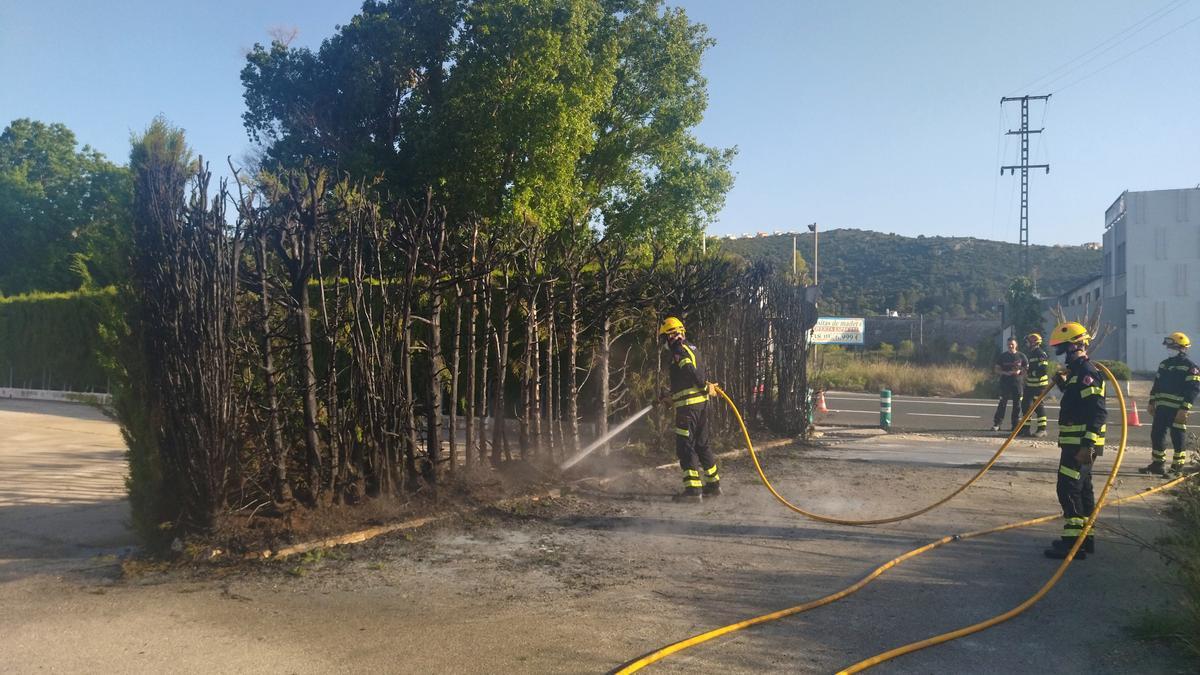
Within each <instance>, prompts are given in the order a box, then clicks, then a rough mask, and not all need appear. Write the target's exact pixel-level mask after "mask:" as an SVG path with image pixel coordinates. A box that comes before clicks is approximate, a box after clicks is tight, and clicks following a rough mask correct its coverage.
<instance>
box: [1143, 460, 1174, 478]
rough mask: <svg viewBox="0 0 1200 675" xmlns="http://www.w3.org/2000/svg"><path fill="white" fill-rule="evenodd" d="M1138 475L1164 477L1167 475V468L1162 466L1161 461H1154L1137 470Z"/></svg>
mask: <svg viewBox="0 0 1200 675" xmlns="http://www.w3.org/2000/svg"><path fill="white" fill-rule="evenodd" d="M1138 473H1148V474H1150V475H1152V476H1165V475H1167V467H1166V465H1165V464H1163V461H1162V460H1161V459H1156V460H1154V461H1153V462H1150V463H1149V464H1147V465H1146V466H1143V467H1142V468H1140V469H1138Z"/></svg>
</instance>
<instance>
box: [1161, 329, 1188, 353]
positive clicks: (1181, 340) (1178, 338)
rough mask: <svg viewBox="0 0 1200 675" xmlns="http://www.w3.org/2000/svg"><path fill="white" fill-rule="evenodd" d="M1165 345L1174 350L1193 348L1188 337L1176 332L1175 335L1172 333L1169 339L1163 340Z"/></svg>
mask: <svg viewBox="0 0 1200 675" xmlns="http://www.w3.org/2000/svg"><path fill="white" fill-rule="evenodd" d="M1163 345H1164V346H1167V347H1172V348H1174V349H1187V348H1188V347H1191V346H1192V341H1191V340H1189V339H1188V336H1186V335H1184V334H1183V333H1180V332H1179V331H1175V332H1174V333H1171V334H1170V335H1168V336H1167V337H1165V338H1163Z"/></svg>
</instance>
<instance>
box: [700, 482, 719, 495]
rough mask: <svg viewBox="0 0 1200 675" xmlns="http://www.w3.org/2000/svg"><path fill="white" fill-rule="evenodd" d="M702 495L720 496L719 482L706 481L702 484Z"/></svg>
mask: <svg viewBox="0 0 1200 675" xmlns="http://www.w3.org/2000/svg"><path fill="white" fill-rule="evenodd" d="M704 496H705V497H720V496H721V484H720V483H719V482H718V483H706V484H705V485H704Z"/></svg>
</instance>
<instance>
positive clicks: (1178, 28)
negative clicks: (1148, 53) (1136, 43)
mask: <svg viewBox="0 0 1200 675" xmlns="http://www.w3.org/2000/svg"><path fill="white" fill-rule="evenodd" d="M1197 21H1200V15H1196V16H1194V17H1192V18H1191V19H1189V20H1187V21H1185V22H1183V23H1181V24H1179V25H1178V26H1176V27H1175V28H1173V29H1171V30H1169V31H1167V32H1166V33H1163V34H1162V35H1159V36H1158V37H1156V38H1154V39H1153V40H1151V41H1150V42H1147V43H1146V44H1144V45H1142V46H1141V47H1138V48H1137V49H1135V50H1133V51H1131V52H1129V53H1127V54H1125V55H1124V56H1120V57H1118V58H1117V59H1115V60H1113V61H1110V62H1108V63H1107V64H1105V65H1103V66H1101V67H1099V68H1097V69H1096V70H1093V71H1092V72H1090V73H1088V74H1087V75H1084V76H1082V77H1079V78H1077V79H1074V80H1071V81H1070V82H1068V83H1067V84H1064V85H1063V86H1061V87H1059V88H1058V89H1056V90H1055V92H1054V93H1058V92H1060V91H1064V90H1066V89H1068V88H1070V87H1073V86H1075V85H1077V84H1079V83H1080V82H1083V81H1084V80H1086V79H1088V78H1089V77H1092V76H1093V75H1098V74H1100V73H1101V72H1104V71H1105V70H1108V69H1109V68H1111V67H1113V66H1115V65H1117V64H1118V63H1120V62H1122V61H1124V60H1125V59H1127V58H1129V57H1131V56H1133V55H1134V54H1137V53H1138V52H1140V51H1142V50H1143V49H1146V48H1147V47H1150V46H1151V45H1154V44H1156V43H1157V42H1158V41H1159V40H1162V39H1163V38H1166V37H1167V36H1169V35H1173V34H1175V33H1178V32H1179V31H1181V30H1183V29H1184V28H1187V27H1188V26H1190V25H1192V24H1193V23H1196V22H1197Z"/></svg>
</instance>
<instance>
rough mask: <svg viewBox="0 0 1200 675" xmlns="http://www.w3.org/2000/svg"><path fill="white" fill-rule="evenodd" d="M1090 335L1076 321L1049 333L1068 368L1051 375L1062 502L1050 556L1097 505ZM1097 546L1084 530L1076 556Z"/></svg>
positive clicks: (1097, 409)
mask: <svg viewBox="0 0 1200 675" xmlns="http://www.w3.org/2000/svg"><path fill="white" fill-rule="evenodd" d="M1090 341H1091V336H1089V335H1088V332H1087V329H1086V328H1084V327H1083V325H1081V324H1079V323H1076V322H1074V321H1068V322H1066V323H1061V324H1059V325H1058V326H1055V328H1054V332H1053V333H1052V334H1051V335H1050V346H1052V347H1054V353H1055V354H1056V355H1058V356H1065V357H1066V365H1067V367H1066V369H1065V370H1062V371H1059V372H1058V373H1057V374H1056V375H1055V376H1054V384H1055V385H1056V386H1057V387H1058V388H1059V390H1060V391H1062V401H1061V402H1060V403H1059V412H1058V447H1059V449H1060V450H1061V454H1060V457H1059V460H1058V488H1057V492H1058V503H1059V504H1061V505H1062V510H1063V518H1065V519H1066V521H1065V523H1064V524H1063V533H1062V537H1061V538H1060V539H1058V540H1056V541H1054V542H1053V544H1051V546H1050V548H1048V549H1046V551H1045V553H1046V557H1048V558H1058V559H1061V558H1065V557H1067V552H1068V551H1070V550H1071V547H1072V546H1074V545H1075V542H1076V540H1077V539H1078V538H1079V534H1080V533H1081V532H1082V531H1083V526H1084V524H1085V523H1086V522H1087V519H1088V516H1090V515H1091V514H1092V509H1093V508H1095V506H1096V501H1095V495H1094V493H1093V492H1092V462H1093V461H1094V460H1095V459H1096V457H1097V456H1098V455H1099V454H1100V453H1101V452H1103V451H1104V431H1105V424H1104V422H1105V419H1106V417H1107V415H1108V411H1107V409H1106V408H1105V406H1104V377H1103V376H1102V375H1101V374H1100V371H1099V369H1098V368H1096V366H1095V365H1094V364H1093V363H1092V362H1091V360H1089V359H1088V355H1087V348H1088V343H1089V342H1090ZM1095 552H1096V544H1095V542H1094V541H1093V538H1092V535H1090V534H1089V535H1088V538H1087V540H1086V541H1084V543H1083V546H1082V547H1081V548H1080V549H1079V553H1078V554H1077V556H1076V557H1078V558H1079V559H1080V560H1082V559H1084V558H1086V557H1087V555H1088V554H1089V553H1095Z"/></svg>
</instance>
